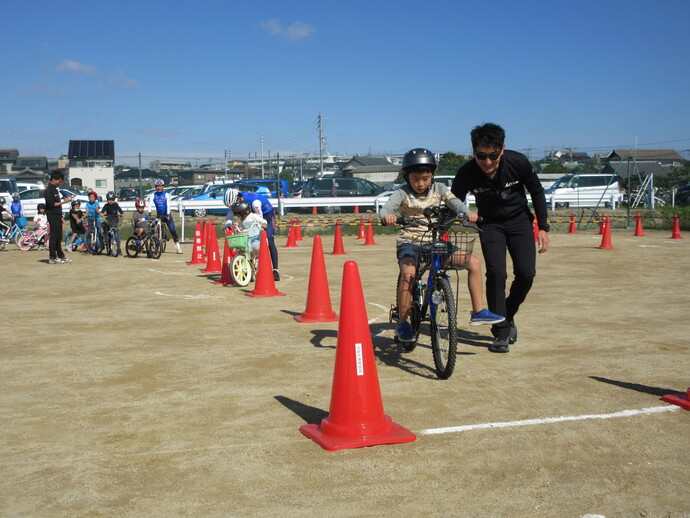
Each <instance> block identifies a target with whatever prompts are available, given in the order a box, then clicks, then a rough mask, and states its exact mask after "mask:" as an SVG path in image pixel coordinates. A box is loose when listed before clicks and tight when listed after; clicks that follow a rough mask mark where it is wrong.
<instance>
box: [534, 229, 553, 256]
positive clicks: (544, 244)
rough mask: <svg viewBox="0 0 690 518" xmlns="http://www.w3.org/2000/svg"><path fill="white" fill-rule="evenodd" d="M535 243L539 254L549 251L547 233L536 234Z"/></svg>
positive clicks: (543, 231)
mask: <svg viewBox="0 0 690 518" xmlns="http://www.w3.org/2000/svg"><path fill="white" fill-rule="evenodd" d="M537 241H538V242H539V253H540V254H543V253H544V252H546V251H547V250H548V249H549V242H550V239H549V233H548V232H547V231H546V230H540V231H539V233H538V234H537Z"/></svg>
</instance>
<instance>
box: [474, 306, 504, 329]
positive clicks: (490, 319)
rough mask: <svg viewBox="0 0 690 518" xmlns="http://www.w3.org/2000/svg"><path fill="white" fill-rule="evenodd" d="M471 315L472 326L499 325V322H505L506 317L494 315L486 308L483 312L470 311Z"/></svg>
mask: <svg viewBox="0 0 690 518" xmlns="http://www.w3.org/2000/svg"><path fill="white" fill-rule="evenodd" d="M470 315H472V317H471V318H470V325H471V326H482V325H491V324H498V323H499V322H503V321H504V320H505V318H504V317H502V316H500V315H497V314H495V313H492V312H491V311H489V310H488V309H486V308H484V309H482V310H481V311H477V312H476V313H475V312H474V311H470Z"/></svg>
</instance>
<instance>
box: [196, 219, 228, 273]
mask: <svg viewBox="0 0 690 518" xmlns="http://www.w3.org/2000/svg"><path fill="white" fill-rule="evenodd" d="M213 223H214V221H213V220H211V224H210V225H209V227H210V228H209V229H208V241H207V242H206V255H207V256H208V262H207V263H206V268H204V269H203V270H201V273H222V272H223V266H222V265H221V264H220V251H219V250H218V236H217V235H216V227H215V226H214V225H213Z"/></svg>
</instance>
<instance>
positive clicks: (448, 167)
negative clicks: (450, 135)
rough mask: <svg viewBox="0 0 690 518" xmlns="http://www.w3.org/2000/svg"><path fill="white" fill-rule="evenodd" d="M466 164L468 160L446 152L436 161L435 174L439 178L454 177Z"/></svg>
mask: <svg viewBox="0 0 690 518" xmlns="http://www.w3.org/2000/svg"><path fill="white" fill-rule="evenodd" d="M467 162H469V160H468V159H467V158H465V157H464V156H462V155H458V154H456V153H453V152H452V151H448V152H447V153H443V154H442V155H441V158H440V159H439V161H438V167H437V168H436V174H437V175H439V176H441V175H443V176H455V173H457V172H458V169H460V167H462V166H463V165H465V164H466V163H467Z"/></svg>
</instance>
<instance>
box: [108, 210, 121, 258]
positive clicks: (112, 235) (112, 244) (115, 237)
mask: <svg viewBox="0 0 690 518" xmlns="http://www.w3.org/2000/svg"><path fill="white" fill-rule="evenodd" d="M119 219H120V218H118V217H117V216H115V217H109V218H107V220H106V225H107V227H108V230H106V231H105V233H104V234H103V242H104V244H105V250H106V252H105V254H106V255H112V256H113V257H117V256H118V255H122V249H121V248H120V231H119V229H118V227H117V225H118V222H119Z"/></svg>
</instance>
